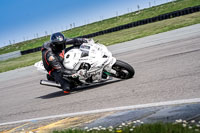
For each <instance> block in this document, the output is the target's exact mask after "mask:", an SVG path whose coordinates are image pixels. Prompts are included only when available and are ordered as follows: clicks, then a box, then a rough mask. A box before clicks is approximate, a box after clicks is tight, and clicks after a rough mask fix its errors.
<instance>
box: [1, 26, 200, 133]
mask: <svg viewBox="0 0 200 133" xmlns="http://www.w3.org/2000/svg"><path fill="white" fill-rule="evenodd" d="M199 38H200V24H197V25H193V26H189V27H185V28H181V29H177V30H174V31H169V32H165V33H161V34H157V35H153V36H149V37H145V38H141V39H137V40H133V41H129V42H124V43H121V44H117V45H113V46H110V47H109V49H110V50H111V51H112V53H113V54H114V56H115V57H117V58H119V59H121V60H125V61H128V63H130V64H131V65H133V67H134V68H135V69H136V76H135V78H133V79H130V80H126V81H114V82H113V83H110V84H109V83H108V84H106V85H102V86H98V87H94V88H95V89H92V88H91V89H86V90H85V91H78V92H75V93H73V94H72V95H68V96H63V95H61V93H59V92H58V90H56V89H55V88H49V87H43V86H39V83H38V84H36V82H39V80H40V79H41V78H43V77H44V76H43V75H40V74H38V73H37V72H36V71H35V68H34V67H33V66H30V67H26V68H21V69H17V70H13V71H9V72H5V73H1V74H0V84H1V86H0V101H1V103H0V132H3V131H5V132H21V131H49V130H53V129H64V128H69V127H81V128H84V127H86V126H87V127H95V126H104V127H107V126H115V125H119V124H121V123H122V122H128V121H134V120H138V119H139V120H141V121H143V122H144V123H149V122H156V121H163V122H174V121H175V120H177V119H184V120H187V121H190V120H196V121H199V120H200V118H199V117H200V97H199V96H200V91H199V87H200V84H199V83H200V74H199V73H200V69H199V68H200V63H199V59H200V58H199V57H200V53H199V51H200V44H199V42H200V41H199ZM154 67H155V68H154ZM154 69H155V70H154ZM13 73H17V75H16V74H13ZM30 75H31V76H32V77H30ZM22 77H23V78H22ZM21 79H23V80H21ZM120 88H121V89H120ZM122 89H123V90H122ZM13 90H14V91H13ZM31 90H32V91H31ZM18 91H19V92H18ZM30 91H31V92H32V93H30ZM101 94H104V95H101ZM88 98H89V99H88ZM64 100H66V101H68V102H64ZM102 100H105V102H100V101H102ZM82 101H84V102H82ZM91 101H92V103H93V105H91ZM27 103H28V104H27ZM63 105H65V106H63ZM89 105H90V106H89ZM32 107H34V110H33V109H32ZM69 107H70V108H69ZM58 108H59V109H58ZM70 109H71V110H70ZM32 110H33V111H32Z"/></svg>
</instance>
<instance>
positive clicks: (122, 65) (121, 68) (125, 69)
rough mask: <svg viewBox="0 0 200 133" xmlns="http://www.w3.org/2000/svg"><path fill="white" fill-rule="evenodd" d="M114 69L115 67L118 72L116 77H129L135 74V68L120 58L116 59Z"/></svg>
mask: <svg viewBox="0 0 200 133" xmlns="http://www.w3.org/2000/svg"><path fill="white" fill-rule="evenodd" d="M112 69H114V70H115V71H116V72H117V74H116V75H114V77H116V78H121V79H129V78H132V77H133V76H134V75H135V70H134V69H133V67H132V66H131V65H129V64H128V63H126V62H123V61H120V60H117V61H116V63H115V64H114V65H113V67H112Z"/></svg>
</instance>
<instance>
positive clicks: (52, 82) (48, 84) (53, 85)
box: [40, 80, 61, 88]
mask: <svg viewBox="0 0 200 133" xmlns="http://www.w3.org/2000/svg"><path fill="white" fill-rule="evenodd" d="M40 84H41V85H46V86H52V87H58V88H61V85H60V84H59V83H56V82H55V81H49V80H40Z"/></svg>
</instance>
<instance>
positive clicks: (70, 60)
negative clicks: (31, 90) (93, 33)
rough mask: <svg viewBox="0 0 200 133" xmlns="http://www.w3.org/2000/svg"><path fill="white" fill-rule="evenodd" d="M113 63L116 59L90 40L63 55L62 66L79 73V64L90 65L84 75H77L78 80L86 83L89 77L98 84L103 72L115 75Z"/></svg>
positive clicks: (100, 45)
mask: <svg viewBox="0 0 200 133" xmlns="http://www.w3.org/2000/svg"><path fill="white" fill-rule="evenodd" d="M115 62H116V59H115V58H114V57H112V53H111V52H110V51H108V49H107V48H106V46H104V45H102V44H98V43H95V42H94V40H93V39H91V40H88V43H83V44H82V45H81V46H80V48H79V49H71V50H69V51H68V52H67V53H65V56H64V61H63V65H64V67H65V68H66V69H71V70H79V72H80V71H81V70H80V66H81V64H90V69H89V70H87V71H86V73H84V75H83V74H82V75H81V74H80V75H79V80H80V81H81V82H83V83H86V82H85V80H86V79H87V78H89V77H92V79H93V81H94V82H95V81H96V82H99V81H100V80H101V79H102V72H103V70H106V71H107V72H110V73H115V72H114V71H113V70H112V66H113V65H114V64H115ZM40 63H41V62H40ZM35 66H36V65H35ZM38 66H39V65H38ZM36 67H37V66H36ZM39 67H42V66H41V65H40V66H39ZM40 69H41V68H40ZM81 73H83V71H82V72H81Z"/></svg>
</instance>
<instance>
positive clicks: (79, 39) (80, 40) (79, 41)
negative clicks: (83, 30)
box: [76, 38, 88, 44]
mask: <svg viewBox="0 0 200 133" xmlns="http://www.w3.org/2000/svg"><path fill="white" fill-rule="evenodd" d="M76 42H77V43H79V44H82V43H87V42H88V41H87V39H86V38H76Z"/></svg>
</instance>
